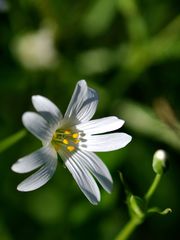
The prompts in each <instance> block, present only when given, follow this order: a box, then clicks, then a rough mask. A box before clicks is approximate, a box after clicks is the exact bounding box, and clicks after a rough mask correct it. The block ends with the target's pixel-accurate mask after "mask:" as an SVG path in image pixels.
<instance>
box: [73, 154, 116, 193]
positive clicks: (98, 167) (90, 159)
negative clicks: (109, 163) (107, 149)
mask: <svg viewBox="0 0 180 240" xmlns="http://www.w3.org/2000/svg"><path fill="white" fill-rule="evenodd" d="M77 154H78V155H79V156H77V161H78V162H81V163H82V164H83V165H84V166H85V167H86V168H87V169H88V170H89V171H90V172H91V173H92V174H93V175H94V176H95V177H96V179H97V180H98V181H99V183H100V184H101V185H102V187H103V188H104V189H105V190H106V191H107V192H109V193H110V192H111V191H112V184H113V180H112V177H111V175H110V173H109V170H108V168H107V167H106V165H105V164H104V163H103V162H102V160H101V159H100V158H99V157H98V156H97V155H96V154H94V153H92V152H87V151H78V153H77Z"/></svg>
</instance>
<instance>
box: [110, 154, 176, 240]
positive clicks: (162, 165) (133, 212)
mask: <svg viewBox="0 0 180 240" xmlns="http://www.w3.org/2000/svg"><path fill="white" fill-rule="evenodd" d="M152 167H153V170H154V172H155V173H156V175H155V177H154V180H153V182H152V184H151V185H150V187H149V189H148V191H147V193H146V194H145V196H144V197H143V198H140V197H138V196H134V195H132V194H131V193H130V191H129V190H128V188H127V185H126V183H125V182H124V179H123V176H122V174H120V178H121V180H122V183H123V185H124V188H125V192H126V195H127V205H128V209H129V213H130V216H131V217H130V220H129V221H128V223H127V224H126V225H125V226H124V228H123V229H122V230H121V231H120V232H119V234H118V235H117V237H116V238H115V240H127V239H128V238H129V237H130V235H131V234H132V233H133V232H134V230H135V229H136V228H137V227H138V225H140V224H142V223H143V222H144V220H145V219H146V217H147V216H148V215H150V214H153V213H159V214H161V215H166V214H167V213H169V212H171V209H170V208H166V209H165V210H163V211H161V210H159V208H157V207H153V208H148V207H149V201H150V199H151V197H152V196H153V194H154V192H155V190H156V189H157V187H158V185H159V183H160V180H161V178H162V176H163V174H164V171H165V170H166V167H167V164H166V153H165V151H163V150H158V151H156V152H155V154H154V156H153V164H152Z"/></svg>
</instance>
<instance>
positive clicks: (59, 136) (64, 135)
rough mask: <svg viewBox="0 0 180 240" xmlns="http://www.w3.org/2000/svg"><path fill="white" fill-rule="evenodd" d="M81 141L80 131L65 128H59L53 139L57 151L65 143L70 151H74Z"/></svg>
mask: <svg viewBox="0 0 180 240" xmlns="http://www.w3.org/2000/svg"><path fill="white" fill-rule="evenodd" d="M79 142H80V140H79V133H77V132H72V131H71V130H63V129H57V130H56V132H55V133H54V134H53V137H52V140H51V143H52V145H53V146H54V148H55V150H56V151H58V150H59V149H60V148H61V146H63V145H64V146H65V147H66V149H67V150H68V151H69V152H72V151H74V150H75V149H76V145H77V144H78V143H79Z"/></svg>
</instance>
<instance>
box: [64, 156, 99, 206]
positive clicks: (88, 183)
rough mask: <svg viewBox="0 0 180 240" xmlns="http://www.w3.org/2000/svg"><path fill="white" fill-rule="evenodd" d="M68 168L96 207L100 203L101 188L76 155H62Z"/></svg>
mask: <svg viewBox="0 0 180 240" xmlns="http://www.w3.org/2000/svg"><path fill="white" fill-rule="evenodd" d="M60 155H61V157H62V159H63V160H64V162H65V165H66V167H67V168H68V170H69V171H70V172H71V174H72V176H73V178H74V179H75V181H76V183H77V184H78V186H79V188H80V189H81V191H82V192H83V193H84V195H85V196H86V197H87V199H88V200H89V201H90V202H91V203H92V204H94V205H96V204H98V202H99V201H100V192H99V188H98V186H97V184H96V182H95V180H94V179H93V177H92V176H91V174H90V173H89V171H87V169H86V168H85V167H84V166H83V164H80V163H79V162H78V161H77V157H78V156H76V154H70V153H65V152H64V153H62V152H61V153H60Z"/></svg>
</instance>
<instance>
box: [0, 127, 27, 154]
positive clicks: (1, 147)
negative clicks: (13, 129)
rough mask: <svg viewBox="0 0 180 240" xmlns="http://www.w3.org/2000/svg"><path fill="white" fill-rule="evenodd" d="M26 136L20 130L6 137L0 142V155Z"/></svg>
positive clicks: (24, 132) (23, 131)
mask: <svg viewBox="0 0 180 240" xmlns="http://www.w3.org/2000/svg"><path fill="white" fill-rule="evenodd" d="M25 136H26V131H25V130H20V131H19V132H17V133H15V134H13V135H11V136H10V137H7V138H6V139H4V140H1V141H0V153H2V152H4V151H5V150H7V149H8V148H10V147H11V146H12V145H14V144H16V143H17V142H18V141H20V140H21V139H22V138H24V137H25Z"/></svg>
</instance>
